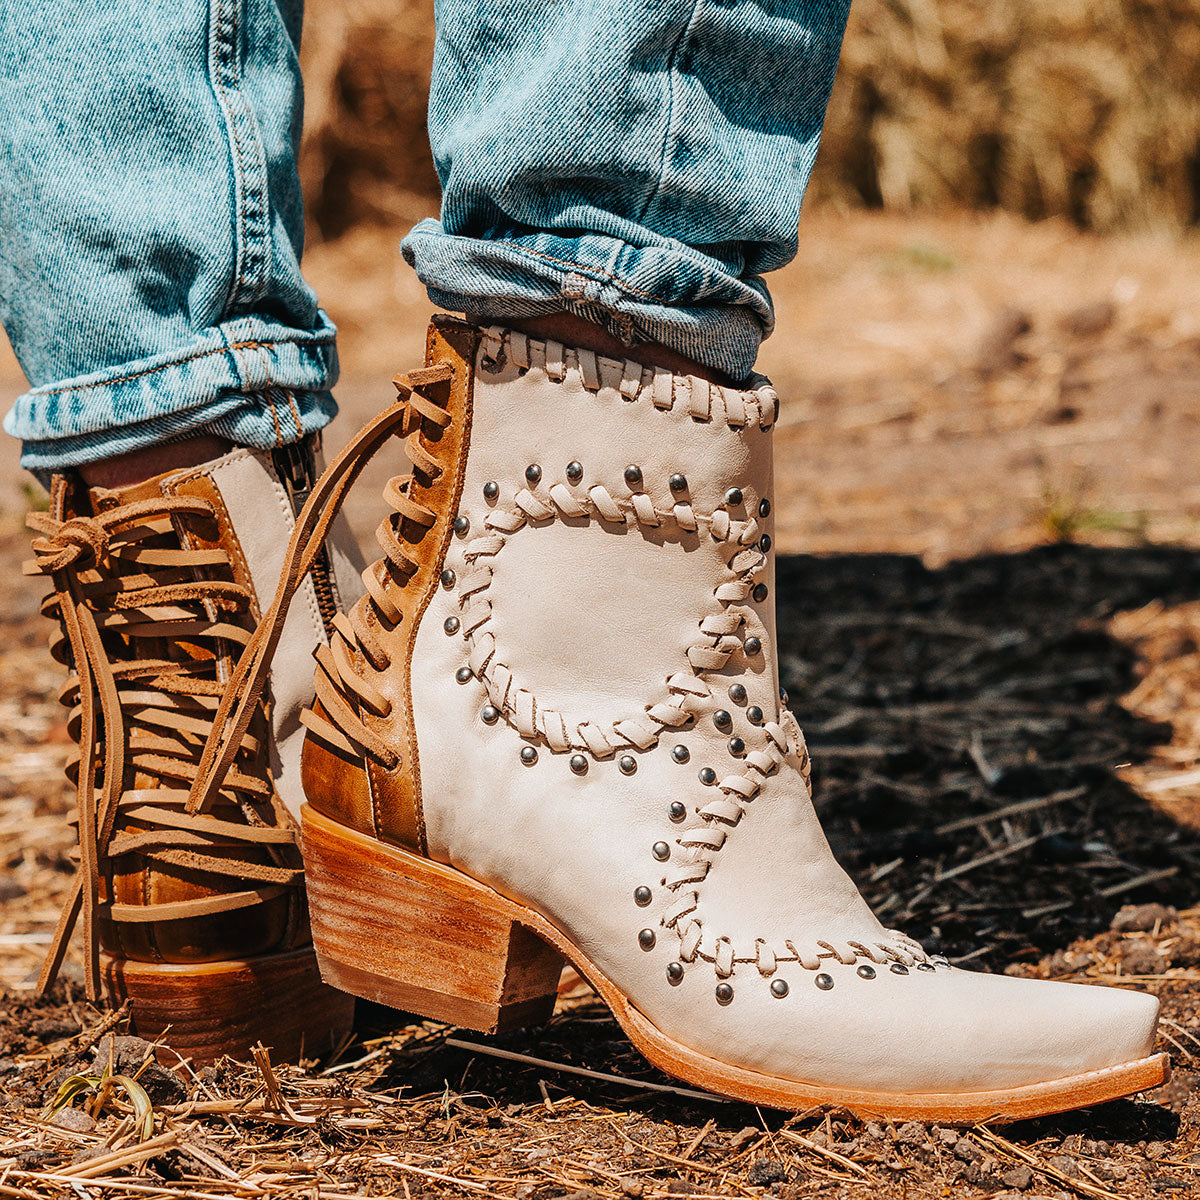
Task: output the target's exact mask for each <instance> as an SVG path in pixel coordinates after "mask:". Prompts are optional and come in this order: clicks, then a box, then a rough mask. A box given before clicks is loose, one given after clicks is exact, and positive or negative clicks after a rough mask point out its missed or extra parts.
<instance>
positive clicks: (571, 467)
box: [567, 461, 583, 483]
mask: <svg viewBox="0 0 1200 1200" xmlns="http://www.w3.org/2000/svg"><path fill="white" fill-rule="evenodd" d="M582 478H583V463H581V462H574V461H572V462H569V463H567V482H568V483H578V482H579V481H580V480H581V479H582Z"/></svg>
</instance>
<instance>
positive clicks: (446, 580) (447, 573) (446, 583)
mask: <svg viewBox="0 0 1200 1200" xmlns="http://www.w3.org/2000/svg"><path fill="white" fill-rule="evenodd" d="M453 586H454V572H453V571H452V570H450V568H449V567H447V568H446V569H445V570H444V571H443V572H442V587H444V588H452V587H453Z"/></svg>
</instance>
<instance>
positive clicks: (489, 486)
mask: <svg viewBox="0 0 1200 1200" xmlns="http://www.w3.org/2000/svg"><path fill="white" fill-rule="evenodd" d="M498 495H500V485H499V484H498V483H497V482H496V481H495V480H494V479H489V480H488V481H487V483H485V484H484V485H483V498H484V499H485V500H495V498H496V497H497V496H498Z"/></svg>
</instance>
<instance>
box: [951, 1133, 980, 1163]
mask: <svg viewBox="0 0 1200 1200" xmlns="http://www.w3.org/2000/svg"><path fill="white" fill-rule="evenodd" d="M954 1157H955V1158H957V1159H960V1160H961V1161H962V1162H974V1161H975V1159H977V1158H982V1157H983V1151H982V1150H980V1148H979V1147H978V1146H977V1145H976V1144H975V1143H974V1142H973V1141H971V1139H970V1138H969V1137H964V1138H959V1139H958V1141H957V1142H955V1143H954Z"/></svg>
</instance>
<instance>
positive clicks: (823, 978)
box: [813, 971, 833, 992]
mask: <svg viewBox="0 0 1200 1200" xmlns="http://www.w3.org/2000/svg"><path fill="white" fill-rule="evenodd" d="M813 982H814V983H815V984H816V985H817V987H819V988H820V989H821V991H823V992H827V991H829V989H830V988H831V987H833V976H832V975H826V974H825V972H824V971H822V972H821V973H820V975H818V976H817V977H816V979H814V980H813Z"/></svg>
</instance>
